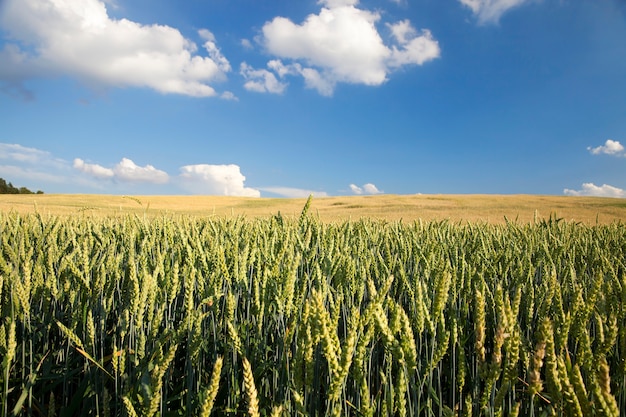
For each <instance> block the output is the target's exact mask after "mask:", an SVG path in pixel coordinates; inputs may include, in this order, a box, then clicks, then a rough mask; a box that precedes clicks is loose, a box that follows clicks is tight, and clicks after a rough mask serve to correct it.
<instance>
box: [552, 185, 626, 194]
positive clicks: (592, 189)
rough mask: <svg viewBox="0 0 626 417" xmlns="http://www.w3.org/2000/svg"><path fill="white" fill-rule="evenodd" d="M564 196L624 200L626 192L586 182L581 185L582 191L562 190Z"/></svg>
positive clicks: (610, 186) (609, 186)
mask: <svg viewBox="0 0 626 417" xmlns="http://www.w3.org/2000/svg"><path fill="white" fill-rule="evenodd" d="M563 193H564V194H565V195H572V196H592V197H617V198H625V197H626V191H624V190H622V189H621V188H617V187H613V186H612V185H607V184H602V185H601V186H597V185H595V184H593V183H591V182H586V183H584V184H583V187H582V189H580V190H570V189H568V188H566V189H564V190H563Z"/></svg>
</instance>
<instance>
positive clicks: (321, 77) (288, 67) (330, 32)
mask: <svg viewBox="0 0 626 417" xmlns="http://www.w3.org/2000/svg"><path fill="white" fill-rule="evenodd" d="M320 3H321V4H322V8H321V10H320V12H319V13H318V14H311V15H309V16H308V17H307V18H306V19H305V20H304V21H303V22H302V23H300V24H298V23H294V22H292V21H291V20H290V19H288V18H285V17H276V18H274V19H273V20H272V21H270V22H267V23H265V25H263V28H262V30H261V32H262V33H261V35H260V36H259V38H258V40H259V42H260V43H261V44H262V45H263V46H264V48H265V49H266V50H267V52H269V53H270V54H272V55H274V56H275V57H277V58H278V59H274V60H272V61H270V63H269V64H268V68H267V69H263V70H259V71H266V72H271V73H273V74H276V76H277V78H276V81H277V82H279V80H282V79H283V78H284V77H285V76H287V75H298V76H302V77H303V78H304V81H305V85H306V86H307V87H308V88H312V89H315V90H317V91H318V92H319V93H320V94H322V95H326V96H329V95H331V94H332V93H333V91H334V88H335V86H336V84H337V83H352V84H364V85H371V86H377V85H380V84H382V83H384V82H385V81H386V80H387V79H388V76H389V74H390V73H391V72H392V71H393V70H395V69H398V68H400V67H403V66H406V65H422V64H423V63H425V62H427V61H430V60H433V59H435V58H437V57H439V55H440V48H439V44H438V42H437V41H436V40H435V39H434V38H433V36H432V34H431V33H430V32H429V31H428V30H421V31H418V30H416V29H415V28H414V27H413V26H412V25H411V23H410V22H409V21H408V20H404V21H400V22H396V23H390V24H387V25H386V26H385V27H386V29H387V32H389V35H390V36H388V38H389V42H388V44H386V43H385V41H384V40H383V36H381V33H380V32H379V30H378V28H377V24H378V23H379V21H380V20H381V13H379V12H377V11H370V10H365V9H362V8H359V7H357V6H358V0H322V1H320ZM283 61H285V62H286V63H284V62H283ZM257 79H258V80H259V83H261V81H263V80H266V79H267V74H266V73H259V74H258V76H257ZM247 82H250V79H248V81H247ZM272 82H273V80H272ZM261 90H262V89H261V88H256V89H255V91H261ZM264 90H265V91H266V92H273V91H270V89H269V88H265V89H264ZM281 92H282V90H281Z"/></svg>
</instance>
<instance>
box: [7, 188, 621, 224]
mask: <svg viewBox="0 0 626 417" xmlns="http://www.w3.org/2000/svg"><path fill="white" fill-rule="evenodd" d="M305 202H306V199H303V198H298V199H284V198H245V197H215V196H119V195H92V194H89V195H87V194H85V195H78V194H76V195H74V194H43V195H0V211H2V212H10V211H16V212H19V213H29V212H30V213H32V212H35V211H37V212H39V213H41V214H44V215H48V214H50V215H87V216H119V215H126V214H137V215H141V216H149V217H152V216H160V215H192V216H220V217H225V216H226V217H228V216H245V217H251V218H253V217H268V216H272V215H276V214H278V213H279V212H280V214H281V215H283V216H284V217H287V218H289V217H297V216H298V215H299V214H300V211H301V210H302V208H303V207H304V204H305ZM310 213H311V214H313V215H315V216H319V218H320V219H321V220H322V221H331V222H334V221H345V220H349V219H352V220H356V219H359V218H361V217H370V218H379V219H381V220H389V221H397V220H402V221H406V222H411V221H414V220H418V219H421V220H424V221H430V220H446V219H447V220H450V221H453V222H466V221H467V222H487V223H503V222H505V221H506V220H505V219H508V220H509V221H517V222H521V223H528V222H532V221H534V219H548V218H550V216H553V217H554V216H555V217H557V218H562V219H563V220H565V221H576V222H583V223H588V224H595V223H596V222H597V223H599V224H606V223H611V222H615V221H624V220H626V200H624V199H615V198H600V197H570V196H543V195H378V196H350V197H319V198H313V201H312V204H311V209H310Z"/></svg>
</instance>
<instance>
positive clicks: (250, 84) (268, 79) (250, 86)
mask: <svg viewBox="0 0 626 417" xmlns="http://www.w3.org/2000/svg"><path fill="white" fill-rule="evenodd" d="M239 73H240V74H241V75H242V76H243V78H244V79H245V80H246V82H245V84H244V85H243V86H244V87H245V89H246V90H248V91H254V92H257V93H273V94H282V93H283V92H284V91H285V89H286V88H287V83H284V82H281V81H279V80H278V78H277V77H276V75H275V74H274V73H273V72H271V71H268V70H266V69H254V68H252V67H251V66H249V65H248V64H246V63H245V62H242V63H241V66H240V67H239ZM281 78H282V77H281Z"/></svg>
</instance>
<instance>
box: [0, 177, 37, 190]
mask: <svg viewBox="0 0 626 417" xmlns="http://www.w3.org/2000/svg"><path fill="white" fill-rule="evenodd" d="M0 194H43V191H41V190H38V191H37V192H36V193H34V192H32V191H31V190H29V189H28V188H26V187H20V188H17V187H14V186H13V184H11V183H10V182H9V183H7V182H6V181H5V180H4V179H3V178H0Z"/></svg>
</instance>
